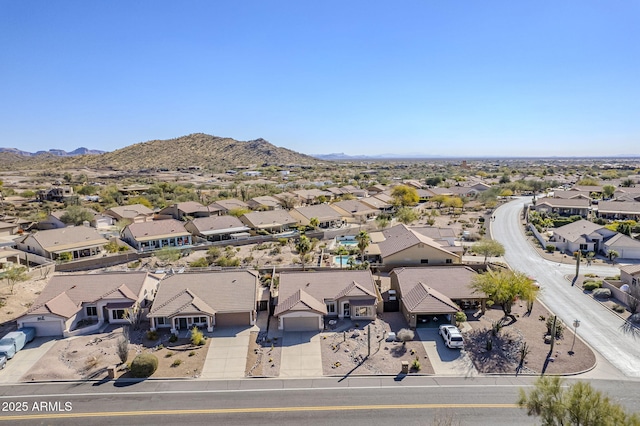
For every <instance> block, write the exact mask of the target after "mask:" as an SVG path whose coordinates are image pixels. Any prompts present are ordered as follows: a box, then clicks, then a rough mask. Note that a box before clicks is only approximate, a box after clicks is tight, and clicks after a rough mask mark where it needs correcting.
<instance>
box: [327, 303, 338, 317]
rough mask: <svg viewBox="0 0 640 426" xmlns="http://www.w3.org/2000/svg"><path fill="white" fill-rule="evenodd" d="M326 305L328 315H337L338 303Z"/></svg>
mask: <svg viewBox="0 0 640 426" xmlns="http://www.w3.org/2000/svg"><path fill="white" fill-rule="evenodd" d="M325 305H326V306H327V313H328V314H335V313H336V302H325Z"/></svg>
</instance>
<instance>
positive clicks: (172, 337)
mask: <svg viewBox="0 0 640 426" xmlns="http://www.w3.org/2000/svg"><path fill="white" fill-rule="evenodd" d="M177 341H178V336H176V335H175V334H172V335H171V337H169V342H171V343H175V342H177Z"/></svg>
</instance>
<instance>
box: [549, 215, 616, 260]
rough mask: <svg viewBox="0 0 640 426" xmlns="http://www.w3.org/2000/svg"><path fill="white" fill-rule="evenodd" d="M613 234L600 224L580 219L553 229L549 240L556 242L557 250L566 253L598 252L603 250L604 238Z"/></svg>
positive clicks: (613, 233)
mask: <svg viewBox="0 0 640 426" xmlns="http://www.w3.org/2000/svg"><path fill="white" fill-rule="evenodd" d="M615 234H616V232H615V231H611V230H609V229H607V228H605V227H604V226H602V225H598V224H596V223H593V222H589V221H588V220H584V219H582V220H578V221H576V222H573V223H569V224H567V225H564V226H561V227H559V228H557V229H555V230H554V231H553V236H552V237H551V238H550V241H551V242H554V243H556V244H555V245H556V248H557V249H558V250H560V251H564V252H566V253H574V252H576V251H581V252H585V253H586V252H593V253H600V252H601V251H602V250H604V246H603V242H604V240H605V239H608V238H610V237H612V236H614V235H615Z"/></svg>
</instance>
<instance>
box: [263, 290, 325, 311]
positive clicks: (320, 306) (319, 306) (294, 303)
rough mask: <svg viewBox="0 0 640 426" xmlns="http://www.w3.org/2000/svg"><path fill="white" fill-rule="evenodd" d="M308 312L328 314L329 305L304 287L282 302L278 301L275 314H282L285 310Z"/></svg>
mask: <svg viewBox="0 0 640 426" xmlns="http://www.w3.org/2000/svg"><path fill="white" fill-rule="evenodd" d="M295 311H297V312H308V311H314V312H317V313H319V314H323V315H326V314H327V306H326V305H325V304H324V303H322V302H320V301H319V300H317V299H315V298H314V297H313V296H311V295H310V294H309V293H307V292H306V291H304V290H302V289H298V290H297V291H296V292H295V293H293V294H292V295H291V296H289V297H287V298H286V299H285V300H283V301H282V302H278V306H276V309H275V311H274V313H273V314H274V315H276V316H277V315H280V314H282V313H285V312H295Z"/></svg>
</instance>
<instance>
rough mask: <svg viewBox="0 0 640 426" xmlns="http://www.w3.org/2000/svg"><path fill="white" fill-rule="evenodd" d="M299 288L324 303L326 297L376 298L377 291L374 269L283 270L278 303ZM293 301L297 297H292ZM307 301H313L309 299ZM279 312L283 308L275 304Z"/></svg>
mask: <svg viewBox="0 0 640 426" xmlns="http://www.w3.org/2000/svg"><path fill="white" fill-rule="evenodd" d="M299 290H303V291H304V293H306V294H308V295H309V296H311V297H312V298H313V299H315V300H316V301H317V302H318V303H321V304H322V305H323V306H324V301H325V299H328V300H338V299H340V298H344V297H356V298H357V297H365V296H366V297H367V299H371V298H372V297H376V295H377V292H376V288H375V283H374V282H373V276H372V275H371V271H369V270H366V271H358V270H355V271H352V270H344V271H319V272H282V273H280V284H279V286H278V306H280V304H281V303H284V302H285V301H287V303H293V302H291V301H289V297H291V296H292V295H295V294H296V293H297V292H298V291H299ZM292 300H294V299H292ZM306 302H307V303H311V302H309V301H308V300H307V301H306ZM318 306H319V305H318ZM276 310H277V311H278V312H279V313H282V312H284V308H278V307H276Z"/></svg>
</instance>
